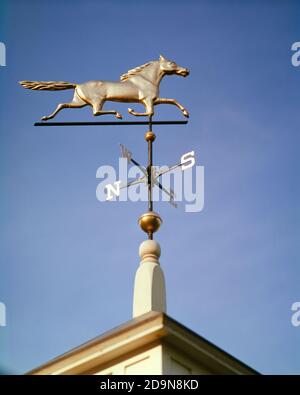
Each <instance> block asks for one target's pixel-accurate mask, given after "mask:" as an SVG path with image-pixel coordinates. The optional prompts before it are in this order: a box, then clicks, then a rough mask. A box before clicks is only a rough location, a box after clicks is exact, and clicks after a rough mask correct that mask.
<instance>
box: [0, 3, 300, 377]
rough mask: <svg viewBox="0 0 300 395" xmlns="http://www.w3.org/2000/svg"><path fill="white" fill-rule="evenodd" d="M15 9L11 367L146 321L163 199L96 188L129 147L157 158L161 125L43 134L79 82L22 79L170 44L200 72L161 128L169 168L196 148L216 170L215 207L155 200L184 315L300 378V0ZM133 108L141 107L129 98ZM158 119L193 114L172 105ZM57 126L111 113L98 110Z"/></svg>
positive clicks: (173, 88)
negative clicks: (148, 262)
mask: <svg viewBox="0 0 300 395" xmlns="http://www.w3.org/2000/svg"><path fill="white" fill-rule="evenodd" d="M0 4H1V7H0V11H1V24H0V41H2V42H4V43H5V44H6V47H7V66H6V67H1V68H0V84H1V94H2V99H1V105H0V161H1V166H0V181H1V191H2V193H1V195H0V218H1V228H0V229H1V237H0V251H1V255H0V273H1V275H0V301H2V302H4V303H5V304H6V307H7V326H6V327H0V350H1V353H0V366H1V368H2V370H5V371H7V372H11V373H24V372H25V371H27V370H29V369H31V368H34V367H36V366H38V365H39V364H41V363H44V362H46V361H48V360H49V359H51V358H53V357H55V356H57V355H59V354H61V353H64V352H65V351H67V350H69V349H71V348H72V347H75V346H78V345H79V344H81V343H83V342H85V341H87V340H89V339H91V338H93V337H95V336H97V335H99V334H101V333H103V332H104V331H106V330H109V329H111V328H112V327H115V326H117V325H119V324H120V323H123V322H124V321H127V320H129V319H130V318H131V311H132V293H133V280H134V275H135V271H136V269H137V267H138V264H139V257H138V246H139V243H140V242H141V241H142V240H143V239H144V235H143V234H142V233H141V231H140V229H139V227H138V226H137V218H138V216H139V215H140V214H141V213H143V212H144V211H145V210H146V205H145V203H143V202H137V203H131V202H120V203H111V204H106V203H100V202H99V201H97V199H96V196H95V191H96V187H97V184H98V182H99V181H98V180H97V179H96V177H95V174H96V170H97V168H98V167H99V166H101V165H104V164H105V165H108V164H110V165H113V166H116V165H117V163H118V156H119V148H118V144H119V143H120V142H121V143H123V144H124V145H126V146H128V147H130V148H131V150H132V151H133V152H134V154H135V158H136V159H137V160H138V161H140V162H142V163H144V162H145V161H146V147H145V142H144V139H143V136H144V132H145V130H144V129H143V127H122V128H113V127H106V128H95V127H93V128H91V127H90V128H89V127H76V128H70V127H68V128H36V127H34V126H33V123H34V122H35V121H37V120H38V119H39V118H40V117H41V116H42V115H45V114H48V113H49V112H51V111H52V110H53V109H54V108H55V107H56V105H57V104H58V103H60V102H63V101H64V100H69V99H70V98H71V96H72V92H71V91H63V92H31V91H27V90H24V89H23V88H21V87H20V86H19V85H18V83H17V81H19V80H24V79H28V80H60V81H61V80H62V81H71V82H84V81H86V80H90V79H108V80H117V79H118V78H119V76H120V75H121V74H123V73H124V72H126V71H127V70H128V69H130V68H132V67H135V66H138V65H140V64H143V63H145V62H146V61H149V60H154V59H157V58H158V56H159V54H160V53H163V54H164V55H165V56H166V57H168V58H170V59H172V60H175V61H176V62H178V64H180V65H182V66H185V67H188V68H189V69H190V70H191V74H190V76H189V77H188V78H180V77H166V78H165V79H164V80H163V81H162V83H161V96H163V97H171V98H173V97H174V98H176V99H177V100H179V101H180V102H181V103H183V104H184V105H185V106H186V107H187V109H188V110H189V111H190V115H191V117H190V122H189V124H188V125H187V126H176V127H174V126H164V127H161V128H159V127H157V128H155V132H156V134H157V140H156V142H155V155H154V160H155V163H156V164H159V165H160V164H161V165H162V164H171V163H174V162H176V161H177V160H178V158H179V157H180V156H181V155H182V153H184V152H187V151H190V150H191V149H194V150H195V151H196V155H197V164H199V165H203V166H204V168H205V207H204V210H203V211H202V212H200V213H186V212H185V211H184V206H183V205H180V207H179V208H178V209H177V210H175V209H174V208H172V207H171V206H170V205H169V204H168V203H164V202H160V203H157V204H156V205H155V209H156V210H157V211H158V212H159V213H160V215H161V216H162V218H163V220H164V224H163V227H162V228H161V230H160V232H159V233H158V234H157V237H156V238H157V240H158V241H159V243H160V244H161V248H162V256H161V265H162V268H163V270H164V273H165V276H166V283H167V304H168V314H169V315H170V316H171V317H173V318H175V319H176V320H178V321H180V322H181V323H183V324H185V325H186V326H188V327H189V328H191V329H193V330H194V331H196V332H198V333H199V334H200V335H202V336H204V337H205V338H207V339H208V340H210V341H212V342H214V343H215V344H216V345H218V346H219V347H221V348H223V349H224V350H226V351H228V352H229V353H231V354H232V355H234V356H235V357H237V358H239V359H241V360H242V361H244V362H245V363H247V364H249V365H250V366H252V367H253V368H255V369H257V370H258V371H260V372H262V373H272V374H274V373H294V374H297V373H298V374H299V372H300V346H299V344H300V327H298V328H295V327H293V326H292V325H291V316H292V312H291V305H292V304H293V303H294V302H295V301H299V300H300V287H299V278H300V267H299V229H300V226H299V225H300V224H299V220H300V218H299V200H300V199H299V198H300V189H299V169H300V159H299V143H300V141H299V140H300V138H299V130H300V119H299V116H298V114H299V105H300V90H299V79H300V67H299V68H295V67H293V66H292V64H291V56H292V52H291V45H292V43H293V42H295V41H300V27H299V26H300V25H299V15H300V14H299V11H300V6H299V4H297V2H296V1H275V0H274V1H246V0H245V1H242V2H240V1H220V0H219V1H214V2H210V1H188V0H187V1H185V2H182V1H174V0H173V1H167V0H166V1H147V2H146V1H132V0H128V1H126V2H125V1H104V0H100V1H92V0H88V1H79V0H76V1H64V2H60V1H53V0H52V1H39V2H38V1H33V0H32V1H26V2H24V1H21V0H20V1H16V0H15V1H9V2H8V1H7V2H5V1H3V0H1V1H0ZM115 107H116V108H117V109H118V110H120V112H122V113H123V114H124V115H125V114H126V111H127V105H126V104H122V103H120V104H117V105H115ZM135 107H136V108H139V106H138V105H135ZM125 119H126V120H130V119H131V118H130V116H129V115H128V114H127V115H126V116H125ZM155 119H182V115H181V114H180V112H179V111H178V109H176V108H175V107H171V106H160V107H157V108H156V114H155ZM57 120H60V121H76V120H81V121H83V120H86V121H87V120H94V119H93V118H92V116H91V109H90V108H84V109H81V110H65V111H63V112H61V113H60V115H59V116H58V117H57ZM97 120H99V119H97ZM102 120H104V118H102ZM106 120H113V118H111V116H107V117H106ZM131 120H132V119H131Z"/></svg>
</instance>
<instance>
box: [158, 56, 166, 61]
mask: <svg viewBox="0 0 300 395" xmlns="http://www.w3.org/2000/svg"><path fill="white" fill-rule="evenodd" d="M159 60H160V61H161V62H165V61H166V60H167V59H166V58H165V57H164V56H162V55H159Z"/></svg>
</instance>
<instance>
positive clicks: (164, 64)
mask: <svg viewBox="0 0 300 395" xmlns="http://www.w3.org/2000/svg"><path fill="white" fill-rule="evenodd" d="M159 65H160V69H161V70H162V71H164V73H165V74H177V75H181V76H182V77H186V76H188V75H189V74H190V72H189V70H188V69H186V68H185V67H181V66H178V64H176V63H175V62H172V61H171V60H168V59H166V58H164V57H163V56H162V55H160V57H159Z"/></svg>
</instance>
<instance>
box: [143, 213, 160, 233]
mask: <svg viewBox="0 0 300 395" xmlns="http://www.w3.org/2000/svg"><path fill="white" fill-rule="evenodd" d="M161 224H162V219H161V218H160V216H159V215H158V214H157V213H155V212H154V211H148V212H147V213H145V214H142V215H141V216H140V218H139V225H140V227H141V228H142V230H143V231H144V232H146V233H148V235H152V234H153V233H155V232H157V231H158V229H159V228H160V225H161Z"/></svg>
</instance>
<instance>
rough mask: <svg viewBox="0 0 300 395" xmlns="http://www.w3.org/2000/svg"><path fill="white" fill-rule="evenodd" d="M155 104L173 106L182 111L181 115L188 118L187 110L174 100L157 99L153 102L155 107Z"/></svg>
mask: <svg viewBox="0 0 300 395" xmlns="http://www.w3.org/2000/svg"><path fill="white" fill-rule="evenodd" d="M157 104H173V105H174V106H176V107H178V108H179V109H180V110H181V111H182V114H183V115H184V116H185V117H187V118H188V117H189V112H188V110H187V109H186V108H184V107H183V106H182V105H181V104H180V103H178V101H177V100H175V99H165V98H161V97H158V98H157V99H155V100H154V105H157Z"/></svg>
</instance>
